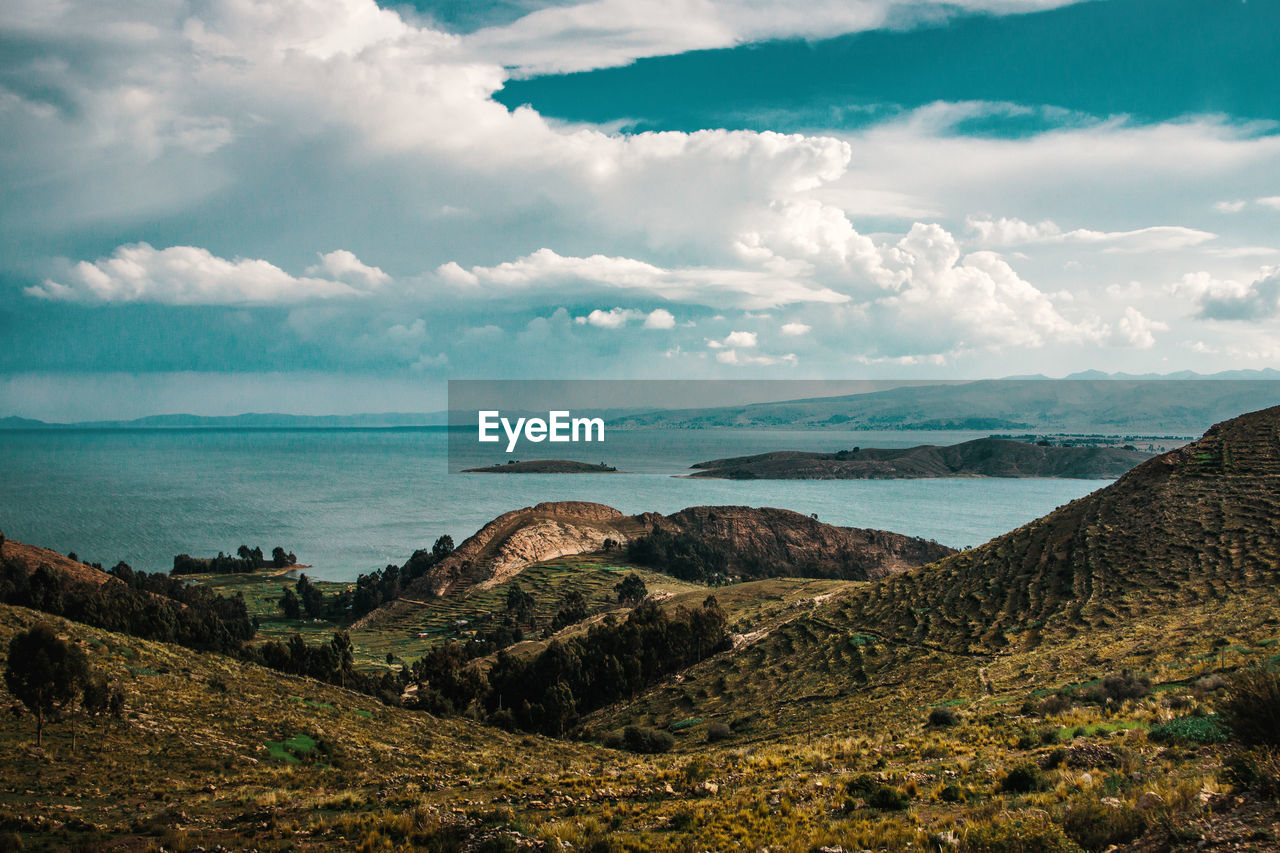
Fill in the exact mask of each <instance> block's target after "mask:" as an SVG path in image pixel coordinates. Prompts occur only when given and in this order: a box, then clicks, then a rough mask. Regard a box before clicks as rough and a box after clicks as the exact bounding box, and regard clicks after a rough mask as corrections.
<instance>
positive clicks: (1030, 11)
mask: <svg viewBox="0 0 1280 853" xmlns="http://www.w3.org/2000/svg"><path fill="white" fill-rule="evenodd" d="M1277 34H1280V6H1278V5H1277V4H1275V3H1264V2H1260V1H1259V0H1252V2H1236V0H1092V2H1070V0H961V1H960V2H952V3H947V4H940V3H933V2H927V0H857V2H848V0H842V2H835V0H815V2H808V3H795V2H793V3H786V4H783V3H770V2H765V0H722V2H710V0H593V2H586V3H574V2H562V3H539V2H534V0H510V2H501V3H490V4H485V3H462V2H418V3H416V4H385V5H383V6H378V5H376V4H375V3H374V2H372V0H306V2H304V0H254V2H233V0H198V2H196V1H195V0H192V2H187V0H137V2H133V3H130V4H95V3H89V2H87V0H64V2H59V3H48V2H36V0H12V2H9V3H6V4H4V8H3V9H0V59H3V62H0V131H2V132H3V135H4V138H5V140H6V144H5V147H4V149H3V152H2V153H0V182H2V184H0V187H2V188H3V193H2V194H0V249H2V250H3V251H0V338H2V339H3V340H4V341H5V344H6V345H5V346H4V347H0V415H5V414H20V415H25V416H29V417H45V418H50V419H55V420H61V419H85V418H95V417H128V416H136V415H143V414H151V413H156V412H171V411H193V412H199V413H210V414H219V413H231V412H239V411H249V410H257V411H261V410H287V411H298V412H308V413H323V412H351V411H388V410H391V411H397V410H398V411H406V410H424V409H431V408H438V407H439V406H440V405H441V401H442V397H441V395H442V392H443V388H444V384H443V383H444V381H445V380H446V379H448V378H519V377H543V378H550V377H581V378H611V377H620V378H621V377H625V378H685V377H708V378H710V377H730V378H739V379H740V378H756V377H760V378H829V379H852V378H864V377H866V378H875V377H901V378H908V377H946V378H956V377H982V376H1004V375H1010V374H1025V373H1032V372H1043V373H1046V374H1049V375H1064V374H1067V373H1071V372H1075V371H1079V370H1085V369H1102V370H1107V371H1116V370H1123V371H1130V372H1170V371H1176V370H1186V369H1191V370H1197V371H1201V372H1214V371H1218V370H1225V369H1240V368H1264V367H1275V366H1280V335H1278V332H1280V330H1278V329H1277V314H1278V313H1280V304H1278V303H1280V271H1278V268H1277V264H1280V236H1278V235H1280V125H1278V124H1277V122H1280V100H1278V99H1277V98H1276V97H1275V94H1274V93H1275V92H1276V91H1277V89H1278V88H1280V79H1278V78H1280V63H1278V62H1277V61H1276V51H1275V48H1274V44H1275V40H1276V38H1275V37H1276V35H1277Z"/></svg>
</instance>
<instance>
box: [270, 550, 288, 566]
mask: <svg viewBox="0 0 1280 853" xmlns="http://www.w3.org/2000/svg"><path fill="white" fill-rule="evenodd" d="M271 565H272V566H274V567H275V568H277V569H283V568H287V567H288V566H290V565H292V563H290V562H289V555H288V554H286V553H285V550H284V549H283V548H281V547H280V546H279V545H277V546H276V547H274V548H272V549H271Z"/></svg>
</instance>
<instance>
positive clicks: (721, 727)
mask: <svg viewBox="0 0 1280 853" xmlns="http://www.w3.org/2000/svg"><path fill="white" fill-rule="evenodd" d="M732 734H733V732H732V731H730V729H729V727H728V726H726V725H725V724H724V723H712V724H711V725H709V726H707V743H718V742H720V741H722V740H728V739H729V738H730V737H731V736H732Z"/></svg>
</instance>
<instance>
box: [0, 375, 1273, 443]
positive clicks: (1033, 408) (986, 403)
mask: <svg viewBox="0 0 1280 853" xmlns="http://www.w3.org/2000/svg"><path fill="white" fill-rule="evenodd" d="M1276 380H1280V370H1273V369H1271V368H1267V369H1263V370H1232V371H1224V372H1222V373H1215V374H1210V375H1202V374H1198V373H1194V372H1192V371H1179V372H1177V373H1169V374H1164V375H1160V374H1144V375H1133V374H1126V373H1103V372H1101V371H1097V370H1089V371H1084V372H1082V373H1075V374H1072V375H1071V376H1068V377H1067V378H1065V379H1050V378H1048V377H1044V376H1017V377H1011V378H1008V379H979V380H972V381H943V380H939V384H936V385H921V384H913V385H905V386H900V387H896V388H890V389H888V390H884V391H871V392H865V393H859V394H848V395H842V396H832V397H818V398H809V399H797V400H787V401H783V402H768V403H745V404H742V405H736V406H716V407H707V408H697V409H670V408H651V407H646V406H644V405H643V403H642V402H641V401H637V405H636V406H634V407H630V408H626V409H618V408H614V409H600V410H594V411H590V412H583V414H591V415H593V416H601V417H604V418H605V420H606V422H607V423H608V424H609V426H610V428H614V429H618V428H623V429H625V428H637V427H656V428H678V429H696V428H706V427H748V428H757V429H760V428H771V429H778V428H787V427H799V428H804V429H839V430H885V429H893V430H899V429H927V430H970V431H991V432H1007V431H1009V430H1029V431H1040V432H1045V431H1048V432H1057V433H1094V432H1099V433H1108V434H1112V433H1128V434H1145V435H1150V434H1163V435H1169V434H1177V435H1188V436H1189V435H1199V434H1200V433H1202V432H1204V430H1205V429H1207V428H1208V427H1209V426H1210V425H1211V424H1214V423H1217V422H1219V421H1222V420H1226V419H1227V418H1231V417H1233V416H1235V415H1238V414H1240V413H1241V412H1246V411H1251V410H1255V409H1257V408H1258V407H1259V406H1270V405H1276V404H1280V382H1277V381H1276ZM504 412H505V410H504ZM576 413H577V412H575V414H576ZM460 414H462V415H463V417H461V419H460V420H459V421H458V422H459V423H465V424H467V425H472V424H473V414H472V413H470V412H463V413H460ZM517 414H529V415H536V414H538V413H537V412H517ZM448 423H449V413H448V412H443V411H440V412H425V413H424V412H382V413H376V414H355V415H291V414H280V413H247V414H240V415H227V416H205V415H189V414H169V415H151V416H149V417H143V418H135V419H133V420H103V421H81V422H76V423H50V422H47V421H41V420H35V419H32V418H24V417H18V416H10V417H6V418H0V430H5V429H196V428H222V429H343V428H346V429H359V428H366V429H378V428H393V427H421V426H444V425H447V424H448Z"/></svg>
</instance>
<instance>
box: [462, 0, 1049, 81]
mask: <svg viewBox="0 0 1280 853" xmlns="http://www.w3.org/2000/svg"><path fill="white" fill-rule="evenodd" d="M1071 2H1074V0H960V2H951V3H939V2H923V3H921V2H915V0H860V2H856V3H849V2H837V0H809V2H800V3H786V4H776V3H760V2H757V0H720V2H715V3H709V2H705V0H591V2H585V3H576V4H571V5H563V6H559V5H558V6H551V7H549V8H544V9H539V10H537V11H535V12H532V13H530V14H528V15H526V16H524V17H523V18H520V19H519V20H517V21H515V22H514V23H512V24H508V25H505V26H501V27H492V28H489V29H485V30H481V31H479V32H476V33H473V34H471V35H469V36H467V37H466V38H465V39H464V46H465V47H466V48H467V49H468V50H470V51H473V52H474V53H476V54H478V55H480V56H482V57H485V58H486V59H488V60H491V61H496V62H499V63H501V64H503V65H508V66H514V67H516V68H517V69H519V71H520V73H522V74H542V73H561V72H566V71H583V70H587V69H591V68H606V67H610V66H617V65H626V64H628V63H630V62H632V61H634V60H636V59H639V58H642V57H646V56H660V55H666V54H673V53H683V52H684V51H688V50H704V49H708V48H717V47H731V46H733V45H736V44H742V43H745V42H750V41H758V40H763V39H774V38H795V37H801V38H830V37H831V36H835V35H840V34H841V33H849V32H858V31H863V30H870V29H878V28H880V27H885V26H894V27H906V26H910V25H911V24H912V23H915V22H917V21H921V20H928V21H937V20H938V19H939V18H940V17H941V16H945V15H953V14H956V13H957V12H960V11H969V10H972V11H983V12H992V13H997V14H999V13H1017V12H1030V11H1034V10H1037V9H1046V8H1052V7H1054V6H1062V5H1067V4H1068V3H1071Z"/></svg>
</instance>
